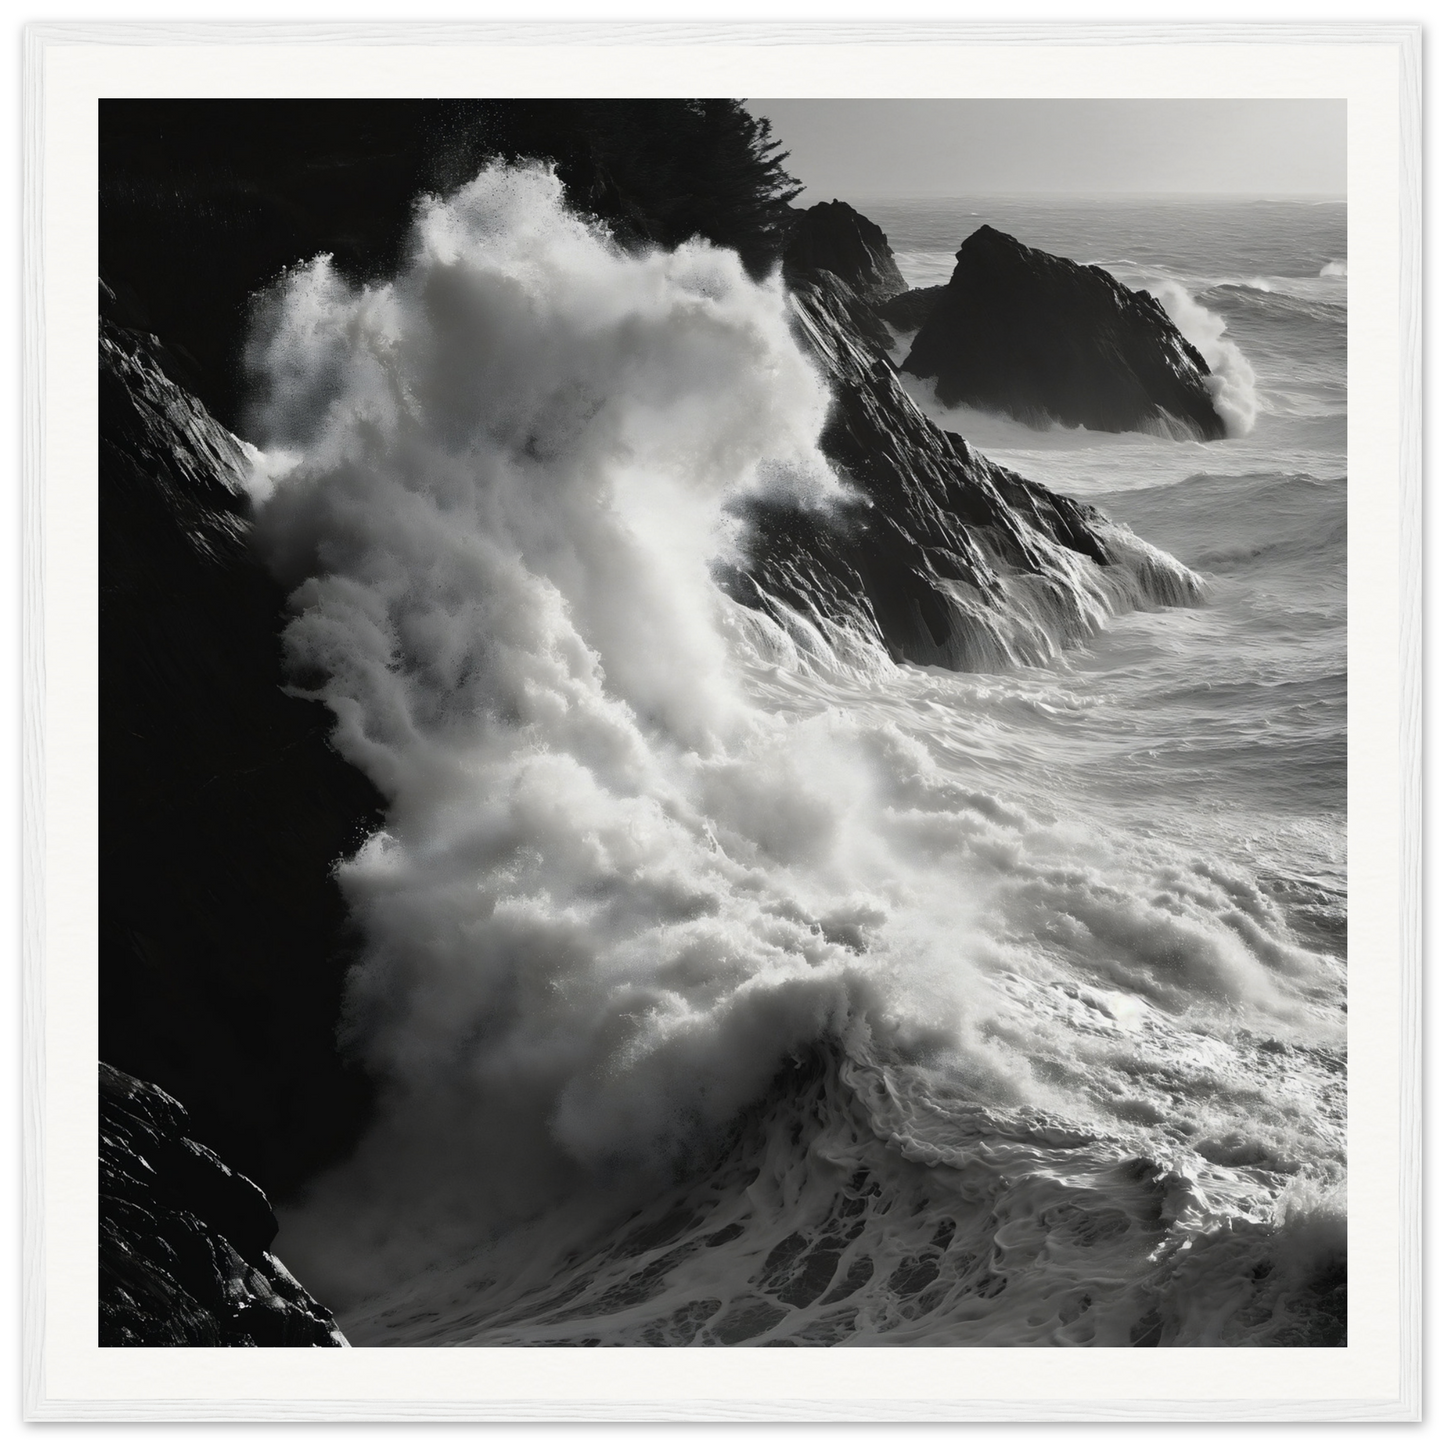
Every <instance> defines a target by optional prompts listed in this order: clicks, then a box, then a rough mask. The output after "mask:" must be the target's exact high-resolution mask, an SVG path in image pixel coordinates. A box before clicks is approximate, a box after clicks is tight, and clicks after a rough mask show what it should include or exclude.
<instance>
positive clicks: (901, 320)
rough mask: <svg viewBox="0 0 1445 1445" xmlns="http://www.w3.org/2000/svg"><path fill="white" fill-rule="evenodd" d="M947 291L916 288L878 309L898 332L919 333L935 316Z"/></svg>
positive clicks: (938, 288) (942, 287) (938, 287)
mask: <svg viewBox="0 0 1445 1445" xmlns="http://www.w3.org/2000/svg"><path fill="white" fill-rule="evenodd" d="M946 290H948V287H946V286H916V287H914V289H913V290H912V291H904V292H903V293H902V294H901V295H898V296H893V297H890V298H889V299H888V300H887V301H885V302H884V303H883V304H882V305H881V306H880V307H879V308H878V314H879V315H880V316H881V317H882V318H883V319H884V320H885V321H886V322H887V323H888V324H889V325H890V326H892V327H894V328H895V329H896V330H898V331H917V330H918V329H919V328H920V327H921V326H922V325H923V323H924V322H925V321H927V320H928V318H929V316H931V315H932V314H933V308H934V307H935V306H936V305H937V304H938V298H939V297H940V296H942V295H943V293H944V292H945V291H946Z"/></svg>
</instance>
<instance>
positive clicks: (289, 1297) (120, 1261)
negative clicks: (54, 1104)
mask: <svg viewBox="0 0 1445 1445" xmlns="http://www.w3.org/2000/svg"><path fill="white" fill-rule="evenodd" d="M188 1129H189V1120H188V1118H187V1115H186V1111H185V1110H184V1109H183V1108H182V1107H181V1106H180V1105H179V1104H178V1103H177V1102H176V1101H175V1100H174V1099H172V1098H171V1097H170V1095H168V1094H166V1093H164V1092H163V1091H162V1090H160V1089H158V1088H156V1087H155V1086H154V1085H153V1084H147V1083H143V1082H142V1081H141V1080H139V1079H134V1078H132V1077H130V1075H128V1074H123V1073H121V1072H120V1071H119V1070H118V1069H113V1068H111V1067H110V1066H109V1065H107V1064H101V1065H100V1343H101V1345H103V1346H114V1345H120V1346H127V1345H128V1346H154V1345H212V1346H215V1345H239V1346H289V1347H303V1348H308V1347H317V1346H342V1345H345V1344H346V1340H345V1338H344V1337H343V1336H342V1335H341V1332H340V1331H339V1330H338V1329H337V1328H336V1326H335V1324H334V1322H333V1321H332V1318H331V1315H330V1314H329V1313H328V1311H326V1310H325V1309H324V1308H322V1306H321V1305H319V1304H317V1302H316V1301H315V1300H314V1299H312V1298H311V1296H310V1295H309V1294H307V1293H306V1291H305V1290H304V1289H303V1288H302V1287H301V1285H300V1284H298V1283H297V1282H296V1280H295V1279H294V1278H293V1277H292V1276H291V1275H290V1273H289V1272H288V1271H287V1269H286V1267H285V1266H284V1265H283V1264H282V1263H281V1262H280V1260H278V1259H277V1258H276V1257H275V1256H274V1255H273V1254H271V1253H269V1252H268V1250H269V1246H270V1244H271V1241H272V1240H273V1239H274V1238H275V1235H276V1220H275V1217H274V1216H273V1215H272V1213H271V1206H270V1205H269V1204H268V1203H267V1200H266V1196H265V1195H264V1194H263V1193H262V1192H261V1191H260V1190H259V1189H258V1188H257V1187H256V1185H254V1184H253V1183H252V1182H251V1181H250V1180H249V1179H247V1178H246V1177H245V1176H244V1175H242V1174H237V1173H236V1172H235V1171H234V1170H232V1169H230V1168H229V1167H228V1166H227V1165H226V1164H224V1163H223V1162H222V1161H221V1160H220V1159H219V1158H218V1157H217V1156H216V1155H215V1154H214V1153H213V1152H212V1151H211V1150H210V1149H207V1148H206V1147H205V1145H203V1144H199V1143H197V1142H196V1141H195V1140H194V1139H192V1138H190V1137H189V1136H188Z"/></svg>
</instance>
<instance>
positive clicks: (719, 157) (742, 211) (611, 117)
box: [100, 100, 800, 426]
mask: <svg viewBox="0 0 1445 1445" xmlns="http://www.w3.org/2000/svg"><path fill="white" fill-rule="evenodd" d="M494 157H501V158H505V159H508V160H516V159H522V158H528V157H533V158H537V159H541V160H547V161H551V162H553V163H555V165H556V167H557V174H558V176H559V177H560V179H561V180H562V182H563V183H564V185H565V187H566V190H567V195H568V199H569V201H570V202H571V203H572V204H573V205H574V206H576V207H577V208H578V209H579V210H581V211H584V212H586V213H588V214H590V215H592V216H595V217H597V218H598V219H600V220H602V221H605V222H606V223H607V224H608V225H609V226H610V227H611V228H612V229H613V232H614V234H615V235H616V236H617V237H618V239H619V240H621V241H623V242H624V243H631V244H642V243H647V242H654V243H657V244H660V245H666V246H675V245H677V244H678V243H679V242H682V241H685V240H687V239H689V238H690V237H692V236H702V237H705V238H706V239H708V240H710V241H712V242H714V243H716V244H717V245H721V246H728V247H731V248H732V249H734V250H736V251H737V252H738V253H739V255H740V256H741V257H742V259H743V262H744V264H745V265H746V266H747V267H748V269H749V270H750V271H751V272H752V274H754V275H761V274H763V273H764V272H766V271H767V270H768V268H769V267H771V266H772V265H773V264H774V263H775V262H776V260H777V259H778V257H779V255H780V253H781V250H782V245H783V242H784V239H785V236H786V232H787V229H788V225H789V222H790V220H791V217H792V214H793V213H792V211H791V208H790V205H789V202H790V201H791V200H792V199H793V198H794V197H795V196H796V195H797V194H798V191H799V189H800V187H799V186H798V184H797V183H796V182H795V181H794V180H793V179H792V177H790V176H789V175H788V173H787V171H786V170H785V169H784V162H785V160H786V155H785V154H784V153H783V152H782V151H781V147H780V145H779V143H778V142H777V141H776V140H774V139H773V137H772V135H771V133H770V130H769V127H768V123H767V122H766V121H765V120H762V119H760V118H758V117H756V116H753V115H751V114H749V113H748V112H747V111H746V110H745V109H744V108H743V106H742V104H741V102H739V101H736V100H535V101H533V100H507V101H501V100H485V101H483V100H435V101H410V100H387V101H350V100H284V101H275V100H163V101H151V100H123V101H103V102H102V103H101V107H100V176H101V208H100V258H101V273H102V275H103V276H104V277H105V279H106V280H107V281H108V282H109V284H110V285H111V287H112V288H113V289H114V291H115V293H116V296H117V299H118V302H119V303H120V306H121V309H122V311H123V312H124V313H125V314H126V315H128V317H129V318H130V320H131V322H132V324H135V325H137V326H140V327H142V328H143V329H146V330H150V331H154V332H155V333H156V334H158V335H159V336H160V337H161V339H162V340H163V341H165V342H166V344H167V346H168V348H169V350H170V353H171V360H172V361H173V363H174V364H175V365H176V366H177V367H178V368H179V369H180V372H181V375H180V376H179V377H178V379H179V380H182V381H183V382H184V383H185V384H186V385H188V386H189V387H190V388H191V389H192V390H194V391H196V392H197V393H198V394H199V395H200V396H201V398H202V399H203V400H204V401H205V402H206V403H207V405H208V406H210V407H211V409H212V410H213V411H215V412H216V413H217V414H218V415H219V416H220V417H221V419H222V420H223V421H226V422H227V423H228V424H230V425H232V426H234V425H236V424H237V422H238V420H239V410H240V407H239V402H240V382H241V378H240V374H239V370H238V367H237V357H238V351H239V343H240V339H241V336H242V334H243V332H244V328H245V321H246V314H247V305H248V300H249V297H250V296H251V295H252V293H254V291H255V290H256V289H257V288H258V287H260V286H262V285H264V284H265V283H266V282H268V281H269V280H271V279H272V278H273V277H274V276H275V275H276V274H277V273H279V272H280V271H281V270H283V269H284V268H285V267H286V266H288V265H292V264H295V263H296V262H298V261H302V260H306V259H309V258H310V257H311V256H314V255H316V254H317V253H318V252H322V251H326V252H330V253H331V254H332V255H333V256H334V257H335V260H336V264H337V265H338V266H339V267H340V268H341V269H342V270H343V271H344V272H346V273H347V274H349V275H351V276H353V277H356V278H364V277H374V276H376V275H379V274H383V273H384V272H385V271H387V270H388V269H390V268H391V267H393V266H394V265H395V264H396V262H397V259H398V249H399V247H400V245H401V243H402V241H403V239H404V237H405V235H406V229H407V223H408V220H409V218H410V215H411V211H412V207H413V205H414V203H415V200H416V198H417V196H418V195H419V194H421V193H424V192H427V191H446V190H450V189H453V188H455V187H456V186H458V185H461V184H463V183H464V182H465V181H466V180H468V179H469V178H470V177H471V176H472V175H474V174H475V173H476V172H477V170H479V169H480V168H481V166H483V165H484V164H485V163H486V162H487V160H489V159H491V158H494Z"/></svg>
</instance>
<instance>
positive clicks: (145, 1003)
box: [99, 321, 380, 1194]
mask: <svg viewBox="0 0 1445 1445" xmlns="http://www.w3.org/2000/svg"><path fill="white" fill-rule="evenodd" d="M165 360H166V357H165V354H164V352H163V350H162V349H161V348H159V347H158V345H157V344H156V343H155V342H154V341H153V340H152V339H149V338H146V337H145V336H143V335H140V334H138V333H136V332H132V331H127V330H125V329H123V328H121V327H118V326H116V325H114V324H112V323H111V322H109V321H105V322H103V323H102V330H101V338H100V439H101V440H100V459H99V460H100V475H99V483H100V489H99V506H100V706H101V717H100V909H101V934H100V1049H101V1056H102V1058H104V1059H106V1060H108V1061H109V1062H110V1063H113V1064H115V1065H116V1066H117V1067H119V1068H123V1069H125V1070H127V1071H128V1072H130V1073H133V1074H137V1075H139V1076H140V1077H142V1078H145V1079H149V1080H152V1081H154V1082H156V1083H158V1084H160V1085H161V1087H163V1088H164V1089H166V1090H167V1091H169V1092H171V1093H173V1094H175V1095H177V1096H178V1097H179V1098H180V1099H182V1100H183V1101H184V1103H185V1105H186V1107H187V1108H188V1109H189V1110H190V1111H191V1114H192V1116H193V1118H194V1120H195V1127H196V1129H197V1130H198V1131H199V1133H200V1137H201V1138H202V1139H204V1140H205V1141H206V1142H207V1143H208V1144H210V1145H212V1146H213V1147H215V1148H216V1149H218V1150H220V1151H221V1153H222V1154H223V1156H224V1157H225V1158H226V1159H227V1160H228V1161H229V1162H230V1163H232V1164H234V1165H235V1166H236V1167H238V1168H240V1169H243V1170H244V1171H245V1172H246V1173H247V1174H249V1175H251V1176H253V1177H254V1178H256V1179H258V1180H260V1181H261V1182H262V1184H263V1185H264V1187H265V1188H266V1189H267V1190H268V1192H271V1193H273V1194H285V1193H286V1192H287V1191H288V1190H290V1189H292V1188H294V1187H295V1186H296V1185H297V1184H298V1183H299V1182H300V1181H301V1180H302V1179H304V1178H305V1177H306V1176H307V1175H308V1174H309V1173H311V1172H313V1171H314V1170H315V1169H316V1168H317V1167H318V1166H319V1165H320V1164H321V1163H323V1162H325V1161H326V1160H328V1159H331V1158H335V1157H336V1156H337V1155H339V1154H341V1153H343V1152H344V1151H345V1150H346V1148H347V1147H348V1146H349V1144H350V1143H351V1141H352V1140H353V1139H354V1137H355V1135H356V1131H357V1130H358V1129H359V1128H360V1124H361V1120H362V1119H363V1118H364V1117H365V1114H366V1110H367V1101H368V1099H369V1089H368V1086H367V1084H366V1082H365V1080H364V1078H363V1077H362V1076H361V1075H360V1073H359V1072H357V1071H354V1070H351V1069H348V1068H346V1067H345V1065H344V1064H343V1063H342V1061H341V1059H340V1058H339V1056H338V1054H337V1050H336V1045H335V1039H334V1037H333V1034H334V1030H335V1024H336V1018H337V1015H338V1011H339V1008H340V999H341V987H342V978H343V976H344V974H345V971H346V968H347V966H348V963H349V959H350V939H349V936H348V932H347V921H346V912H345V907H344V905H343V903H342V899H341V895H340V891H339V889H338V888H337V886H336V883H335V881H334V880H333V878H332V875H331V870H332V867H333V865H334V864H335V862H336V859H337V858H338V857H339V856H341V855H342V854H343V853H345V852H347V851H348V850H350V849H352V848H354V847H355V846H356V845H357V844H358V843H359V842H360V841H361V839H362V837H364V835H365V833H366V831H367V830H368V825H369V824H370V823H371V822H373V821H374V820H375V818H376V817H377V816H378V809H379V807H380V799H379V797H378V796H377V794H376V793H375V792H374V790H373V789H372V787H371V785H370V784H369V783H368V782H367V780H366V779H365V778H364V777H363V776H362V775H361V774H360V773H358V772H356V771H355V770H354V769H353V768H351V767H350V766H348V765H347V764H346V763H344V762H343V761H342V760H341V758H340V757H339V756H338V755H337V754H336V753H335V752H333V751H332V749H331V747H330V745H329V744H328V742H327V737H328V734H329V732H330V728H331V718H330V715H329V714H328V713H327V712H326V710H325V709H324V708H323V707H321V706H320V704H317V703H311V702H306V701H302V700H301V699H298V698H295V697H292V696H290V695H288V694H287V693H286V691H285V690H284V685H283V684H284V679H283V678H282V676H281V659H280V651H279V644H278V641H277V637H278V632H279V629H280V626H281V620H282V611H283V608H284V604H285V598H284V595H283V593H282V590H281V588H280V587H279V586H278V585H277V584H276V583H275V582H274V581H273V580H272V579H271V577H270V575H269V574H268V573H267V572H266V570H265V569H264V567H262V565H261V564H260V562H259V561H258V560H257V559H256V558H255V557H254V556H253V555H252V553H251V550H250V546H249V542H248V540H247V537H248V531H249V522H248V518H247V512H248V504H247V502H246V499H245V496H244V494H243V492H242V489H241V480H240V479H241V476H242V473H243V469H244V467H245V465H246V462H245V455H244V450H243V448H242V446H241V444H240V443H239V442H238V441H237V440H236V438H235V437H233V436H232V435H231V434H230V433H229V432H227V431H226V430H225V429H224V428H223V427H221V426H219V425H217V423H216V422H215V421H214V420H213V419H212V418H211V417H210V415H209V414H208V413H207V412H206V410H205V408H204V407H202V406H201V404H200V403H199V402H197V401H196V400H195V398H194V397H192V396H191V395H189V393H187V392H186V391H185V390H183V389H182V388H181V387H179V386H177V385H176V384H175V383H174V382H173V381H172V380H171V379H170V378H169V377H168V376H167V375H166V374H165V371H164V370H163V363H164V362H165Z"/></svg>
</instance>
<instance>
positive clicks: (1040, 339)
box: [903, 226, 1225, 441]
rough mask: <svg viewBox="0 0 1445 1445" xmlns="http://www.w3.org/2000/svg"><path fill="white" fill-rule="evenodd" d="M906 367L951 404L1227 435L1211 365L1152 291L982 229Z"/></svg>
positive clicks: (1030, 420) (1116, 428) (1098, 427)
mask: <svg viewBox="0 0 1445 1445" xmlns="http://www.w3.org/2000/svg"><path fill="white" fill-rule="evenodd" d="M903 369H904V370H905V371H907V372H911V373H912V374H913V375H914V376H920V377H931V378H934V379H936V382H937V396H938V400H939V401H940V402H942V403H943V404H944V405H945V406H973V407H978V408H980V409H982V410H985V411H1000V412H1006V413H1008V414H1009V415H1010V416H1013V417H1015V418H1017V419H1018V420H1019V421H1022V422H1025V423H1027V424H1029V425H1031V426H1043V425H1047V424H1048V423H1049V422H1051V421H1055V422H1061V423H1063V424H1064V425H1065V426H1083V427H1089V428H1091V429H1093V430H1095V431H1107V432H1121V431H1155V432H1158V431H1164V432H1170V433H1174V434H1180V433H1183V434H1186V435H1192V436H1194V437H1197V438H1199V439H1201V440H1205V441H1209V440H1213V439H1215V438H1218V437H1222V436H1223V435H1224V434H1225V428H1224V422H1223V420H1222V419H1221V418H1220V416H1219V415H1218V413H1217V412H1216V411H1215V409H1214V404H1213V401H1212V400H1211V397H1210V391H1209V386H1208V377H1209V375H1210V372H1209V366H1208V364H1207V363H1206V362H1205V360H1204V358H1203V357H1202V356H1201V355H1200V354H1199V352H1198V351H1196V350H1195V349H1194V347H1193V346H1191V345H1190V344H1189V342H1188V341H1186V340H1185V339H1184V337H1183V336H1182V335H1181V334H1180V333H1179V331H1178V329H1177V328H1176V327H1175V325H1174V323H1173V322H1172V321H1170V319H1169V317H1168V315H1167V314H1166V313H1165V311H1164V308H1163V307H1162V306H1161V305H1160V304H1159V303H1158V301H1156V300H1155V299H1154V298H1153V297H1152V296H1150V295H1149V294H1148V293H1147V292H1145V291H1130V290H1129V289H1128V287H1126V286H1124V285H1122V284H1120V282H1118V281H1117V280H1115V279H1114V277H1112V276H1111V275H1110V274H1109V273H1108V272H1107V271H1105V270H1103V269H1102V268H1101V267H1098V266H1080V265H1077V264H1076V263H1074V262H1073V261H1067V260H1064V259H1063V258H1062V257H1059V256H1050V255H1048V254H1047V253H1046V252H1044V251H1036V250H1034V249H1033V248H1032V247H1029V246H1025V245H1023V244H1022V243H1021V242H1019V241H1016V240H1015V239H1014V238H1013V237H1012V236H1006V235H1004V234H1003V232H1001V231H996V230H994V229H993V227H992V226H980V227H979V229H978V230H977V231H975V232H974V233H973V235H971V236H970V237H969V238H968V239H967V240H966V241H965V242H964V243H963V245H962V246H961V247H960V248H959V250H958V264H957V265H956V266H955V268H954V272H953V276H952V278H951V279H950V280H949V283H948V285H947V286H946V287H945V288H944V291H943V294H942V295H941V296H939V297H938V298H937V300H936V301H935V302H934V304H933V306H932V308H931V310H930V311H929V313H928V315H927V319H926V320H925V321H924V322H923V325H922V329H921V330H920V331H919V333H918V335H917V337H916V338H915V339H914V342H913V346H912V349H911V350H910V351H909V353H908V356H907V358H906V360H905V361H904V363H903Z"/></svg>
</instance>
